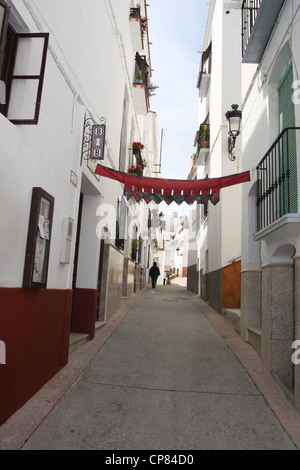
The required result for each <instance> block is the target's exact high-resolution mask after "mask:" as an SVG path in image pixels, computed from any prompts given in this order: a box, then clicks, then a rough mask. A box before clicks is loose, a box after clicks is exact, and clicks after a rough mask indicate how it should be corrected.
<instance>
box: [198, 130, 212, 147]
mask: <svg viewBox="0 0 300 470" xmlns="http://www.w3.org/2000/svg"><path fill="white" fill-rule="evenodd" d="M209 137H210V129H209V124H201V127H200V134H199V140H198V142H199V143H200V145H201V148H206V149H207V148H209Z"/></svg>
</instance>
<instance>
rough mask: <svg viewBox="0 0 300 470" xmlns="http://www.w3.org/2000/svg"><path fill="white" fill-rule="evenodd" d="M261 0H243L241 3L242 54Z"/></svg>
mask: <svg viewBox="0 0 300 470" xmlns="http://www.w3.org/2000/svg"><path fill="white" fill-rule="evenodd" d="M261 2H262V0H244V1H243V5H242V51H243V55H244V53H245V51H246V47H247V44H248V41H249V38H250V35H251V32H252V29H253V26H254V23H255V20H256V17H257V14H258V10H259V7H260V4H261Z"/></svg>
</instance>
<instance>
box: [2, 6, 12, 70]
mask: <svg viewBox="0 0 300 470" xmlns="http://www.w3.org/2000/svg"><path fill="white" fill-rule="evenodd" d="M9 10H10V8H9V6H8V5H7V4H6V3H5V2H4V1H3V0H0V77H1V73H2V65H3V60H4V49H5V44H6V34H7V28H8V16H9Z"/></svg>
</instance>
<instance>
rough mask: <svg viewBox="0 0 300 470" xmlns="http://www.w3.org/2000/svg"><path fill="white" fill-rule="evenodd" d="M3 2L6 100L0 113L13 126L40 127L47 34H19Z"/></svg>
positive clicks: (0, 65) (1, 65)
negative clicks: (38, 124) (36, 125)
mask: <svg viewBox="0 0 300 470" xmlns="http://www.w3.org/2000/svg"><path fill="white" fill-rule="evenodd" d="M8 15H9V8H8V6H7V5H6V3H5V2H4V1H3V0H0V28H1V30H0V79H1V81H2V83H3V82H4V83H5V89H6V100H5V103H2V104H1V107H0V111H1V113H2V114H4V116H6V117H7V118H8V119H9V120H10V121H11V122H12V123H14V124H37V123H38V119H39V112H40V104H41V97H42V89H43V81H44V72H45V66H46V56H47V48H48V40H49V34H48V33H32V34H27V33H17V32H16V31H15V30H14V29H13V28H12V26H11V25H10V24H9V21H8Z"/></svg>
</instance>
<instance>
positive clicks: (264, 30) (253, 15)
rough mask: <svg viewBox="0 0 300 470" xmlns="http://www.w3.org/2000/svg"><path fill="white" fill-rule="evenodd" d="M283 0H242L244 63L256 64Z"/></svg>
mask: <svg viewBox="0 0 300 470" xmlns="http://www.w3.org/2000/svg"><path fill="white" fill-rule="evenodd" d="M284 2H285V0H244V1H243V4H242V54H243V62H244V63H252V64H258V63H259V62H260V61H261V58H262V56H263V54H264V51H265V49H266V47H267V44H268V41H269V39H270V36H271V33H272V31H273V29H274V26H275V24H276V21H277V18H278V15H279V13H280V10H281V8H282V7H283V4H284Z"/></svg>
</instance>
